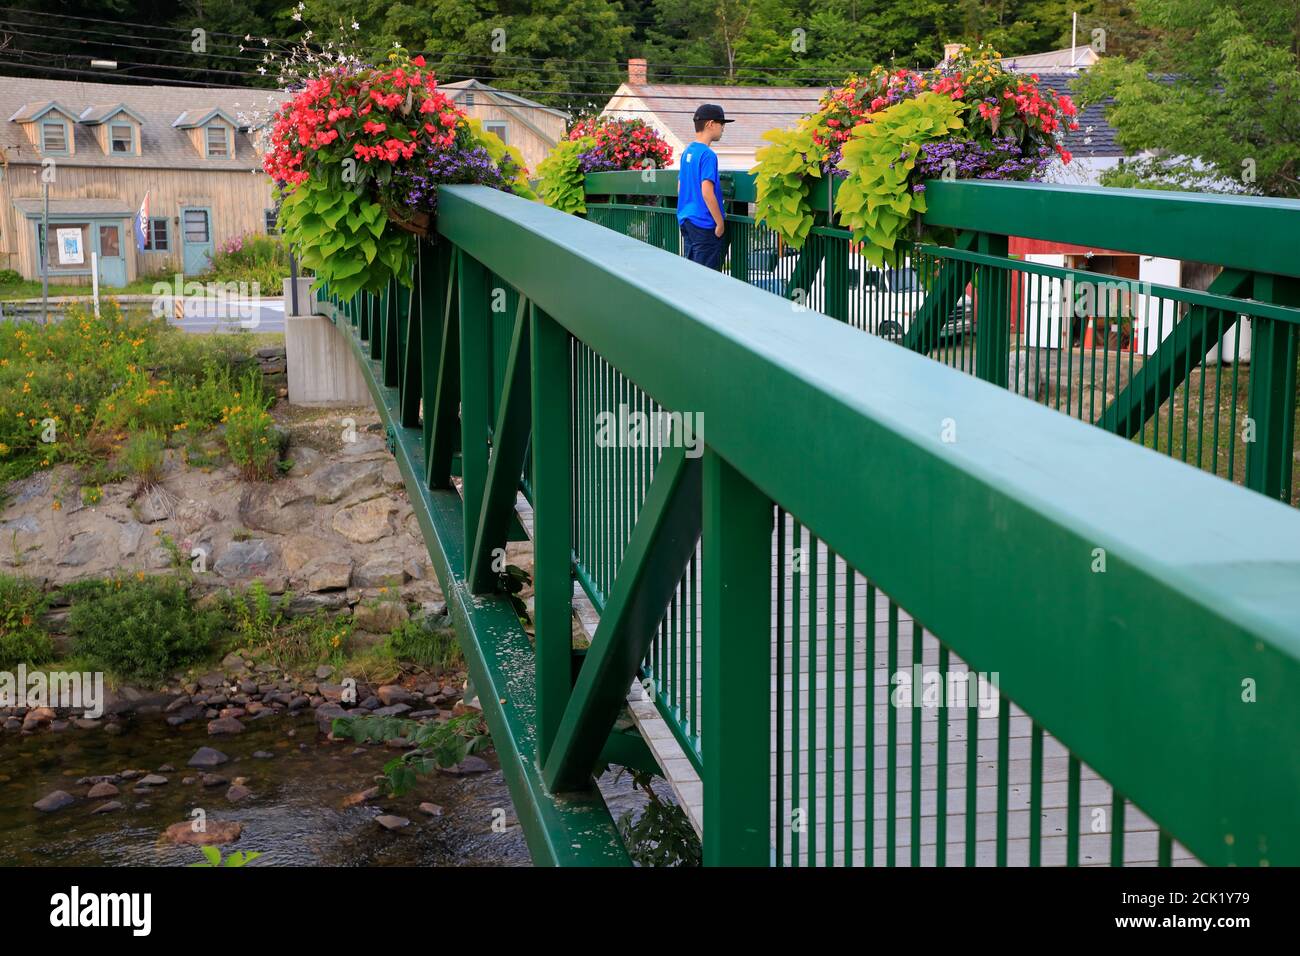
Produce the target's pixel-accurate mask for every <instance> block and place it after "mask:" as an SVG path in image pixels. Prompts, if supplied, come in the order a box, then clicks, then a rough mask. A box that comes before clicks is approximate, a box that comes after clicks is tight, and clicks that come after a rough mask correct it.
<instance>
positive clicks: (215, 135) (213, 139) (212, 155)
mask: <svg viewBox="0 0 1300 956" xmlns="http://www.w3.org/2000/svg"><path fill="white" fill-rule="evenodd" d="M203 141H204V144H205V145H206V146H207V155H208V159H229V158H230V130H228V129H227V128H226V127H225V126H222V125H221V124H220V123H210V124H209V125H207V126H205V127H204V128H203Z"/></svg>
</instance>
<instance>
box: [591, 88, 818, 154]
mask: <svg viewBox="0 0 1300 956" xmlns="http://www.w3.org/2000/svg"><path fill="white" fill-rule="evenodd" d="M624 91H626V92H628V93H630V94H631V95H632V96H635V97H637V98H638V99H640V100H641V101H642V102H644V103H645V105H646V108H647V109H650V110H653V111H654V113H655V118H656V119H658V120H659V122H661V123H663V124H664V125H665V126H667V127H668V129H669V130H671V131H672V133H673V135H674V136H676V137H677V139H678V140H680V141H681V142H683V143H689V142H690V141H691V140H693V139H694V138H695V123H694V114H695V108H696V107H697V106H699V105H700V104H701V103H716V104H717V105H718V106H721V107H722V111H723V112H724V113H726V114H727V118H728V119H734V120H735V122H734V123H728V124H727V134H726V137H725V138H724V139H723V140H722V145H723V146H739V147H742V148H743V147H752V148H758V147H760V146H767V145H768V142H767V140H765V139H763V134H764V133H766V132H767V131H768V130H770V129H787V128H789V127H792V126H794V125H795V124H796V123H798V122H799V119H800V117H802V116H803V115H804V114H805V113H811V112H813V111H814V110H816V109H817V106H818V104H819V103H820V102H821V98H822V94H824V93H825V92H826V88H825V87H821V86H815V87H809V86H696V85H693V84H686V83H636V84H632V83H627V84H624V85H623V86H622V87H620V88H619V92H620V93H622V92H624ZM615 95H616V96H617V94H615ZM605 109H607V110H610V111H611V112H615V113H616V112H618V107H616V106H615V107H611V106H610V105H608V104H607V105H606V106H605ZM647 118H648V117H647Z"/></svg>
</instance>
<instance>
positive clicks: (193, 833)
mask: <svg viewBox="0 0 1300 956" xmlns="http://www.w3.org/2000/svg"><path fill="white" fill-rule="evenodd" d="M197 824H198V821H197V820H186V821H184V822H181V823H173V824H172V825H171V826H169V827H168V828H167V829H166V830H164V831H163V834H162V840H163V842H165V843H171V844H173V845H174V846H222V845H224V844H226V843H234V842H235V841H236V840H238V839H239V835H240V834H241V833H243V831H244V825H243V824H242V823H235V822H234V821H231V820H205V821H204V825H203V829H202V830H195V829H194V828H195V826H196V825H197Z"/></svg>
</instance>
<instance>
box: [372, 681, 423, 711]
mask: <svg viewBox="0 0 1300 956" xmlns="http://www.w3.org/2000/svg"><path fill="white" fill-rule="evenodd" d="M375 693H376V694H377V695H378V697H379V699H380V700H381V701H383V704H384V706H385V707H389V706H392V705H393V704H409V703H410V702H411V701H413V700H415V695H414V694H412V693H411V692H410V691H409V690H407V689H406V688H405V687H403V686H402V685H401V684H384V685H382V686H381V687H380V688H379V689H378V690H376V691H375Z"/></svg>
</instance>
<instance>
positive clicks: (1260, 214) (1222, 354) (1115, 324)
mask: <svg viewBox="0 0 1300 956" xmlns="http://www.w3.org/2000/svg"><path fill="white" fill-rule="evenodd" d="M729 175H730V177H731V179H730V181H729V183H728V184H727V189H728V191H729V193H730V201H729V202H728V207H729V210H728V215H727V219H728V223H729V226H728V230H729V233H730V249H729V255H728V257H727V261H726V263H725V265H724V267H723V268H724V271H726V272H727V273H728V274H729V275H731V276H733V277H734V278H737V279H740V280H741V281H744V282H748V283H749V284H751V285H756V286H758V287H759V288H763V289H765V290H767V291H769V292H773V293H775V294H777V295H783V296H785V297H786V298H790V299H792V301H793V302H794V307H795V308H798V309H801V310H802V309H811V310H815V311H818V312H821V313H823V314H826V315H829V316H831V317H832V318H836V319H840V320H841V321H844V322H847V323H848V324H850V325H852V326H854V327H856V328H860V329H863V330H865V331H868V332H871V333H873V334H876V335H880V336H883V337H885V338H888V339H891V340H892V341H895V342H898V343H900V344H902V345H905V346H906V347H908V348H910V349H912V350H914V351H919V352H922V353H923V354H927V355H929V356H931V357H932V358H935V359H937V360H938V361H941V362H944V363H945V364H947V365H950V366H952V367H954V368H959V369H961V370H962V371H965V372H969V373H971V374H974V375H978V376H980V377H981V378H984V379H985V380H987V381H991V382H993V383H995V384H998V385H1001V386H1003V387H1004V388H1009V389H1011V390H1012V391H1014V392H1016V393H1017V394H1019V395H1023V396H1025V397H1026V398H1030V399H1032V400H1034V401H1037V402H1040V403H1042V404H1045V405H1049V406H1051V407H1052V408H1054V409H1056V410H1058V411H1062V412H1065V413H1067V414H1069V415H1072V416H1074V417H1076V418H1081V419H1084V420H1086V421H1090V422H1093V423H1094V424H1096V425H1098V426H1099V427H1101V428H1104V429H1106V430H1107V431H1110V432H1112V433H1115V434H1119V435H1122V436H1123V437H1126V438H1132V439H1133V440H1135V441H1137V442H1139V443H1140V444H1144V445H1146V446H1147V447H1150V448H1154V449H1156V450H1158V451H1161V452H1163V453H1164V454H1167V455H1169V456H1171V457H1174V458H1177V459H1179V460H1180V461H1183V462H1186V463H1188V464H1191V465H1194V466H1195V467H1197V468H1201V469H1203V470H1206V471H1209V472H1211V473H1213V474H1217V475H1219V476H1220V477H1222V478H1227V479H1229V480H1231V481H1235V482H1237V483H1239V484H1245V485H1246V486H1247V487H1250V488H1253V489H1255V490H1257V491H1261V492H1263V493H1265V494H1268V495H1270V496H1272V497H1276V498H1279V499H1281V500H1283V501H1288V502H1290V503H1291V504H1292V505H1295V506H1300V485H1298V484H1297V483H1296V482H1295V481H1294V462H1295V461H1296V459H1297V457H1300V405H1298V404H1297V401H1296V398H1297V394H1300V388H1298V387H1297V380H1296V379H1297V375H1296V370H1297V341H1300V338H1298V334H1297V330H1298V329H1300V308H1297V307H1298V306H1300V278H1297V277H1298V276H1300V257H1298V256H1296V254H1295V251H1294V250H1295V243H1294V240H1293V239H1292V238H1291V236H1292V234H1293V231H1294V225H1292V224H1291V223H1292V222H1293V221H1294V219H1295V218H1296V217H1297V211H1296V210H1297V206H1296V204H1295V203H1294V202H1287V201H1283V200H1268V199H1258V198H1254V197H1246V198H1243V197H1225V196H1206V195H1200V194H1196V195H1191V196H1189V195H1185V194H1168V193H1151V192H1145V191H1135V190H1105V191H1101V190H1095V189H1094V190H1089V189H1086V188H1085V189H1080V188H1079V187H1064V186H1045V185H1041V184H1035V185H1024V184H1015V183H988V182H965V183H960V184H956V183H946V182H931V183H929V184H928V186H927V188H928V195H929V212H928V213H927V214H926V216H925V219H926V221H927V223H928V224H930V225H932V226H937V227H942V228H949V229H956V230H959V232H958V233H957V239H956V241H955V243H954V245H953V246H951V247H946V246H936V245H929V244H913V243H907V244H905V245H904V249H905V251H906V255H907V259H906V264H905V265H904V266H903V267H901V268H897V269H880V268H877V267H875V266H872V265H871V264H870V263H868V262H867V261H866V260H865V259H863V258H862V257H861V256H860V255H859V254H858V253H857V251H856V250H855V249H854V246H853V243H852V242H851V241H850V236H849V233H848V232H847V231H846V230H843V229H840V228H836V227H833V226H831V225H829V224H828V223H827V212H826V210H827V209H828V208H830V201H831V200H830V198H829V196H828V195H827V194H826V192H825V191H824V190H820V191H818V192H817V193H816V195H815V196H814V208H816V209H818V210H819V212H818V214H817V215H818V219H819V223H820V224H819V225H817V226H815V227H814V229H813V231H812V234H811V235H810V236H809V239H808V241H807V243H806V244H805V246H804V248H803V249H802V250H798V251H796V250H793V249H789V248H785V249H782V248H780V243H778V242H777V239H776V236H775V235H774V234H773V233H772V232H771V230H769V229H767V228H765V227H763V226H758V225H756V224H755V223H754V221H753V219H752V217H750V216H748V215H746V214H745V213H744V210H745V209H747V207H748V203H750V202H752V201H753V200H754V198H755V195H754V182H753V177H752V175H751V174H748V173H731V174H729ZM587 190H588V193H589V194H590V197H591V201H589V203H588V212H587V216H588V218H589V219H590V220H591V221H592V222H596V223H599V224H601V225H605V226H608V227H610V228H612V229H615V230H617V231H619V232H622V233H623V234H625V235H629V236H632V237H633V238H638V239H642V240H643V241H648V242H651V243H652V244H654V245H656V246H658V247H659V248H662V249H667V250H669V251H672V252H679V251H680V249H679V242H678V238H677V228H676V218H675V217H676V210H675V209H674V208H673V206H672V204H673V203H674V202H675V195H676V174H675V173H674V172H672V171H659V172H657V173H656V176H655V178H654V179H653V180H650V181H647V180H646V178H645V177H644V176H643V174H642V173H639V172H637V173H597V174H592V175H590V176H588V178H587ZM1029 197H1033V199H1032V203H1031V201H1030V200H1029ZM629 198H636V199H638V200H640V202H641V204H631V203H628V202H623V201H619V200H624V199H629ZM647 202H658V203H660V204H659V205H646V204H644V203H647ZM1024 205H1031V206H1032V208H1030V209H1028V210H1026V211H1024V212H1022V206H1024ZM1008 236H1020V237H1025V238H1035V239H1048V240H1056V241H1058V242H1061V243H1069V244H1070V245H1072V246H1076V247H1082V246H1093V247H1099V248H1102V249H1107V250H1125V251H1128V252H1134V253H1141V254H1143V255H1144V256H1146V257H1152V256H1159V257H1162V258H1169V259H1172V260H1188V261H1192V262H1194V263H1196V264H1198V265H1201V264H1209V265H1212V266H1221V267H1223V269H1222V271H1221V272H1220V273H1219V275H1218V276H1217V277H1216V278H1215V279H1214V281H1213V283H1211V284H1210V286H1209V288H1208V290H1205V291H1200V290H1195V289H1185V288H1179V287H1176V286H1170V285H1163V284H1159V283H1151V282H1145V281H1138V280H1137V279H1136V278H1125V277H1122V276H1116V275H1106V274H1101V273H1099V272H1095V271H1086V270H1082V269H1075V268H1064V267H1061V266H1052V265H1045V264H1041V263H1036V262H1028V261H1024V260H1022V259H1017V258H1012V257H1009V256H1008V255H1007V249H1008V239H1007V237H1008Z"/></svg>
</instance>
